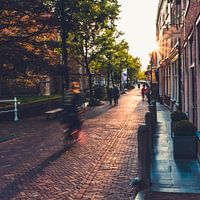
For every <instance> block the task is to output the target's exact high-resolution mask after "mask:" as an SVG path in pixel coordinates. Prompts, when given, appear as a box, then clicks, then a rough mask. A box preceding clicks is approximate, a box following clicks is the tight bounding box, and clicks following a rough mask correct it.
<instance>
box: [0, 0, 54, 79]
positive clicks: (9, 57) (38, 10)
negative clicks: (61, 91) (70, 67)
mask: <svg viewBox="0 0 200 200" xmlns="http://www.w3.org/2000/svg"><path fill="white" fill-rule="evenodd" d="M0 13H1V14H0V57H1V60H0V75H1V76H2V78H4V79H5V77H9V78H15V77H18V76H20V75H21V76H22V75H24V74H26V73H27V71H29V70H32V71H34V72H35V73H38V72H39V73H42V72H46V71H48V69H49V67H51V65H54V64H55V62H56V58H55V54H52V52H53V45H52V43H51V41H53V37H54V33H55V32H54V31H55V30H54V28H53V26H52V19H51V14H50V10H49V9H48V7H47V6H45V5H44V4H43V2H42V1H39V0H35V1H26V0H20V1H14V0H9V1H8V0H4V1H2V2H1V6H0Z"/></svg>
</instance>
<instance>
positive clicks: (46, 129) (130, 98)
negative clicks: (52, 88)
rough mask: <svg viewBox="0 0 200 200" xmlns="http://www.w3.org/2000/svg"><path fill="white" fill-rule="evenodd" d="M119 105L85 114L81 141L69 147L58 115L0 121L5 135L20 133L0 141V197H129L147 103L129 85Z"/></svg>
mask: <svg viewBox="0 0 200 200" xmlns="http://www.w3.org/2000/svg"><path fill="white" fill-rule="evenodd" d="M119 104H120V105H119V106H118V107H110V106H109V105H104V106H100V107H96V108H92V109H90V110H88V111H87V112H86V113H84V114H83V118H85V122H84V125H83V128H84V132H85V133H83V134H82V136H83V140H82V142H81V143H78V144H76V145H74V146H73V147H72V148H71V149H70V150H69V151H67V152H64V151H63V148H62V130H61V128H60V125H59V122H58V121H57V120H43V119H41V118H34V119H27V120H25V121H24V120H23V121H21V122H19V123H17V124H15V123H10V124H7V125H6V124H1V125H0V128H1V130H2V127H3V130H4V134H7V133H10V131H13V130H16V131H18V132H19V133H18V134H19V135H21V137H18V138H16V139H14V140H9V141H7V142H4V143H1V145H0V158H1V162H0V167H1V171H0V176H1V179H0V199H1V200H8V199H13V200H14V199H16V200H19V199H20V200H25V199H26V200H27V199H38V200H43V199H49V200H51V199H52V200H53V199H69V200H70V199H83V200H86V199H128V197H129V195H130V194H129V182H130V179H131V178H132V177H133V176H135V175H136V174H137V148H136V145H137V144H136V143H137V142H136V133H137V128H138V125H139V123H141V122H143V120H144V113H145V111H146V110H147V103H146V102H142V101H141V97H140V92H139V91H138V90H132V91H131V92H129V93H127V94H125V95H122V96H121V98H120V102H119ZM6 131H7V133H6Z"/></svg>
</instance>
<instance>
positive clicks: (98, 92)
mask: <svg viewBox="0 0 200 200" xmlns="http://www.w3.org/2000/svg"><path fill="white" fill-rule="evenodd" d="M94 98H96V99H99V100H104V99H105V98H106V90H105V88H104V87H95V89H94Z"/></svg>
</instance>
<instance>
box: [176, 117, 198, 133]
mask: <svg viewBox="0 0 200 200" xmlns="http://www.w3.org/2000/svg"><path fill="white" fill-rule="evenodd" d="M195 132H196V128H195V126H194V125H193V124H192V123H191V122H190V121H189V120H181V121H178V122H176V123H175V125H174V136H193V135H195Z"/></svg>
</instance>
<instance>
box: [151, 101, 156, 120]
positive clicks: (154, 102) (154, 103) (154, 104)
mask: <svg viewBox="0 0 200 200" xmlns="http://www.w3.org/2000/svg"><path fill="white" fill-rule="evenodd" d="M151 105H153V106H154V115H155V116H154V117H155V122H156V123H157V109H156V101H152V102H151Z"/></svg>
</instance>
